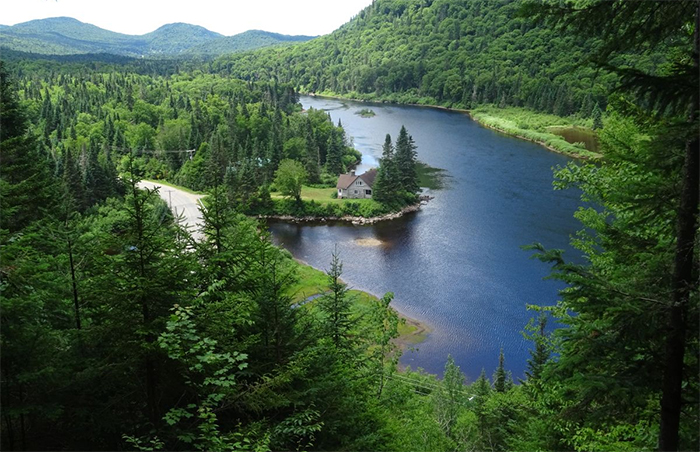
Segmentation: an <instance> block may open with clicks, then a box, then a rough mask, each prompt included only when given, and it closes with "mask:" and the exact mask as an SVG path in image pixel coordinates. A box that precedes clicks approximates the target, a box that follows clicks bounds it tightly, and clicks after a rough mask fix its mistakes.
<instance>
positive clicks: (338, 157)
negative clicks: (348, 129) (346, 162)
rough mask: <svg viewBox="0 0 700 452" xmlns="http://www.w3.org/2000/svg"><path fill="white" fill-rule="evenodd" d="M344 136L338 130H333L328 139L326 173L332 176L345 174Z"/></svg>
mask: <svg viewBox="0 0 700 452" xmlns="http://www.w3.org/2000/svg"><path fill="white" fill-rule="evenodd" d="M343 146H344V143H343V142H342V135H341V133H340V132H338V131H337V130H336V129H333V130H331V133H330V136H329V137H328V153H327V154H326V171H327V172H328V173H329V174H332V175H338V174H340V173H342V172H343Z"/></svg>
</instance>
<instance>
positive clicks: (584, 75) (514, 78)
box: [217, 0, 615, 117]
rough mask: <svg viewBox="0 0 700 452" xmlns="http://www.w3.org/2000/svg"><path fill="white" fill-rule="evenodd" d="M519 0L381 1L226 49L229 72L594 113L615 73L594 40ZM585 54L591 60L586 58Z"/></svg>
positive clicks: (358, 94)
mask: <svg viewBox="0 0 700 452" xmlns="http://www.w3.org/2000/svg"><path fill="white" fill-rule="evenodd" d="M521 4H522V2H521V1H519V0H471V1H467V2H464V1H456V0H422V1H408V0H377V1H375V2H373V4H372V5H371V6H368V7H367V8H366V9H364V10H363V11H361V12H360V13H359V14H358V15H357V16H356V17H355V18H354V19H353V20H351V21H350V22H349V23H347V24H345V25H344V26H342V27H341V28H340V29H338V30H336V31H335V32H333V33H331V34H330V35H327V36H323V37H320V38H318V39H316V40H314V41H312V42H309V43H305V44H302V45H298V46H294V47H290V48H285V49H270V50H265V51H262V52H256V53H254V54H253V53H250V54H245V55H237V56H231V57H222V58H221V59H220V60H219V61H218V62H217V68H218V70H219V71H221V72H222V73H226V74H230V75H232V76H234V77H240V78H244V79H249V80H258V79H262V80H265V79H268V78H270V77H274V78H277V79H278V80H280V81H289V82H294V83H295V84H296V85H297V86H298V87H299V89H300V90H302V91H305V92H319V93H323V92H325V93H329V94H331V93H337V94H342V95H347V96H350V97H353V98H360V99H379V100H390V101H398V102H407V103H422V104H439V105H446V106H451V107H455V108H471V107H473V106H476V105H479V104H484V103H495V104H498V105H501V106H505V105H512V106H524V107H528V108H530V109H533V110H540V111H547V112H552V113H556V114H558V115H560V116H568V115H570V114H573V113H580V114H581V115H583V116H585V117H587V116H590V114H591V112H592V110H593V107H594V106H595V104H596V103H599V104H600V105H602V106H603V108H604V106H605V104H606V95H607V93H608V91H609V90H610V88H611V87H612V84H613V83H614V81H615V77H614V76H612V75H610V74H609V73H607V72H604V71H603V72H601V71H599V70H596V69H594V68H591V67H589V66H587V65H586V64H585V63H586V61H588V59H589V57H590V56H591V51H592V49H594V48H595V47H596V45H597V44H596V43H597V41H596V40H595V39H584V38H582V37H579V36H575V35H571V34H560V33H557V32H555V31H553V30H551V29H548V28H546V27H542V26H538V25H535V24H534V23H533V22H532V21H528V20H527V19H526V18H522V17H518V11H519V8H520V6H521ZM582 63H584V64H582Z"/></svg>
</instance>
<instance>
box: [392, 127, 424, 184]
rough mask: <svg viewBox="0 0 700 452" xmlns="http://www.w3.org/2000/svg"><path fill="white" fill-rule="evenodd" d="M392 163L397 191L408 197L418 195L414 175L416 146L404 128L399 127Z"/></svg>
mask: <svg viewBox="0 0 700 452" xmlns="http://www.w3.org/2000/svg"><path fill="white" fill-rule="evenodd" d="M394 162H395V165H396V166H395V168H396V180H397V181H398V189H399V190H400V191H402V192H405V193H408V194H410V195H415V194H416V193H418V192H419V191H420V187H419V186H418V174H417V173H416V144H415V143H414V141H413V138H412V137H411V136H410V135H409V134H408V132H407V131H406V127H404V126H401V131H399V137H398V138H397V139H396V153H395V155H394Z"/></svg>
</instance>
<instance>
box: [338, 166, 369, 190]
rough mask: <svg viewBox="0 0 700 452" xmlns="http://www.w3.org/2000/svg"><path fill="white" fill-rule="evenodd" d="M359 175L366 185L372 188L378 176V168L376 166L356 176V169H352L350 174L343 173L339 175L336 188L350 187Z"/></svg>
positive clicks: (344, 188) (345, 188)
mask: <svg viewBox="0 0 700 452" xmlns="http://www.w3.org/2000/svg"><path fill="white" fill-rule="evenodd" d="M358 177H359V178H360V179H362V180H363V181H364V183H365V185H367V186H369V187H370V188H372V185H374V179H376V178H377V170H376V169H375V168H372V169H371V170H369V171H367V172H365V173H364V174H360V175H359V176H356V175H355V172H354V171H352V172H351V173H349V174H341V175H340V176H338V183H337V184H335V188H340V189H343V190H347V189H348V187H350V185H352V184H353V183H354V182H355V180H356V179H357V178H358Z"/></svg>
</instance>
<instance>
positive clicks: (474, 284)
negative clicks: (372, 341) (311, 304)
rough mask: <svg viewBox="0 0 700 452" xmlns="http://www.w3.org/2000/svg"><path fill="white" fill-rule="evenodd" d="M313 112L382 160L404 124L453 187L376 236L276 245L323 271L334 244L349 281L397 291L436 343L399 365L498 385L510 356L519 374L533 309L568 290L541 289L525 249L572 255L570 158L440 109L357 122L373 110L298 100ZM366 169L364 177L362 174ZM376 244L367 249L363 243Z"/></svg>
mask: <svg viewBox="0 0 700 452" xmlns="http://www.w3.org/2000/svg"><path fill="white" fill-rule="evenodd" d="M302 103H303V105H304V107H305V108H308V107H313V108H317V109H324V110H327V111H329V112H330V114H331V117H332V119H333V120H334V122H337V121H338V119H341V120H342V123H343V126H344V127H345V129H346V131H347V132H348V134H349V135H351V136H352V137H353V138H354V145H355V147H356V148H357V149H359V150H360V151H362V152H363V153H364V154H365V155H366V157H365V159H364V160H365V162H367V161H370V162H374V161H376V157H379V156H380V155H381V145H382V143H383V142H384V136H385V135H386V133H390V134H391V135H392V137H394V138H395V137H396V136H397V135H398V132H399V129H400V128H401V125H405V126H406V128H407V130H408V132H409V134H411V135H412V136H413V138H414V140H415V142H416V144H417V146H418V149H417V152H418V158H419V159H420V160H422V161H424V162H426V163H427V164H429V165H430V166H433V167H437V168H443V169H445V170H447V174H448V177H447V178H446V182H447V187H446V188H445V189H442V190H435V191H432V192H431V195H433V196H435V199H433V200H432V201H430V203H429V204H428V205H426V206H424V207H423V209H422V210H421V211H420V212H418V213H416V214H411V215H409V216H406V217H403V218H401V219H398V220H395V221H391V222H384V223H379V224H376V225H372V226H351V225H333V226H310V225H294V224H284V223H275V224H272V225H271V228H270V229H271V231H272V233H273V236H274V238H275V240H276V242H277V243H278V244H280V245H282V246H283V247H285V248H286V249H288V250H289V251H290V252H291V253H292V254H293V255H294V256H295V257H297V258H298V259H301V260H303V261H305V262H307V263H309V264H310V265H312V266H314V267H316V268H321V269H326V268H328V264H329V262H330V259H331V252H332V251H333V248H334V246H335V245H336V244H337V245H338V249H339V250H340V253H341V259H342V260H343V265H344V266H343V270H344V273H343V279H344V280H345V281H346V282H348V283H349V284H350V286H352V288H355V289H361V290H365V291H367V292H370V293H373V294H375V295H381V294H383V293H384V292H394V294H395V296H396V297H395V301H394V307H395V308H396V309H397V310H399V311H400V312H402V313H404V314H406V315H408V316H410V317H413V318H416V319H418V320H420V321H422V322H424V323H426V324H427V325H428V326H429V327H430V328H431V329H432V332H431V334H430V335H429V337H428V339H427V340H426V341H425V342H423V343H421V344H419V345H418V350H416V351H412V352H406V353H405V354H404V356H403V357H402V360H401V361H402V363H403V364H405V365H411V367H412V368H416V367H422V368H424V369H425V370H427V371H429V372H431V373H437V374H441V373H442V370H443V368H444V365H445V361H446V359H447V356H448V354H451V355H452V356H453V357H454V358H455V361H456V362H457V364H458V365H459V366H460V367H461V369H462V371H463V372H464V373H465V374H466V375H467V377H468V378H469V380H470V381H473V380H474V379H475V378H477V377H478V375H479V373H480V372H481V369H482V368H484V369H486V372H487V374H488V375H489V376H490V375H491V373H492V372H493V371H494V370H495V368H496V366H497V365H498V354H499V350H500V348H501V347H503V350H504V353H505V358H506V366H507V367H508V368H509V370H511V371H512V373H513V376H514V377H520V376H522V375H523V372H524V369H525V367H526V360H527V358H528V357H529V354H528V349H529V348H530V346H531V344H530V343H529V342H527V341H526V340H524V339H523V337H522V335H521V331H522V330H523V327H524V326H525V325H526V324H527V322H528V320H529V319H530V318H531V317H534V316H536V314H535V313H533V312H532V311H528V310H527V309H526V305H528V304H533V305H550V304H554V303H555V302H556V300H557V291H558V290H559V289H561V288H562V287H563V286H562V285H561V283H558V282H555V281H545V280H543V278H544V277H545V276H547V275H548V274H549V266H548V265H546V264H544V263H541V262H539V261H536V260H533V259H530V255H531V253H530V252H526V251H522V250H521V249H520V246H522V245H526V244H530V243H533V242H541V243H542V244H544V245H545V246H546V247H548V248H564V249H566V250H568V251H567V253H566V254H565V256H566V255H567V254H568V255H569V256H570V257H571V256H572V255H573V254H575V253H574V251H573V250H571V248H570V246H569V245H568V242H569V237H570V235H572V234H574V233H575V232H576V231H577V230H578V229H580V225H579V223H578V222H577V221H576V220H575V219H574V218H573V217H572V214H573V212H574V211H575V210H576V208H577V206H578V205H579V200H578V194H577V193H575V192H562V191H554V190H552V169H551V168H552V167H553V166H556V165H565V164H566V163H567V161H568V159H567V158H566V157H563V156H561V155H558V154H554V153H551V152H549V151H547V150H546V149H544V148H543V147H540V146H537V145H535V144H532V143H529V142H526V141H522V140H517V139H514V138H510V137H506V136H503V135H500V134H498V133H495V132H493V131H491V130H488V129H485V128H482V127H481V126H479V125H478V124H476V123H475V122H473V121H471V120H470V119H469V118H468V117H467V116H466V115H464V114H460V113H457V112H449V111H444V110H437V109H430V108H420V107H408V106H396V105H385V104H377V105H374V104H372V105H370V107H371V108H372V110H374V112H375V113H376V116H374V117H372V118H361V117H360V116H357V115H355V114H354V112H355V111H357V110H359V109H362V108H367V106H368V105H367V104H360V103H353V102H347V101H337V100H330V99H321V98H309V97H304V98H302ZM363 169H364V168H363ZM368 238H370V239H376V240H379V241H380V242H381V244H380V245H378V246H366V242H365V243H363V242H362V241H359V242H358V240H359V239H368Z"/></svg>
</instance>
